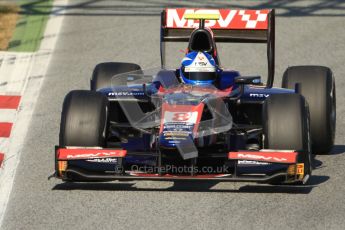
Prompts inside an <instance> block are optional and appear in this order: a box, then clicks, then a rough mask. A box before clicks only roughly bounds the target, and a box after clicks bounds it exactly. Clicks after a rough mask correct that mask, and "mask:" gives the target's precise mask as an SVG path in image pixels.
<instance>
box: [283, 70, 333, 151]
mask: <svg viewBox="0 0 345 230" xmlns="http://www.w3.org/2000/svg"><path fill="white" fill-rule="evenodd" d="M296 83H300V84H301V92H300V93H301V94H302V95H303V96H304V97H305V99H306V101H307V102H308V105H309V111H310V132H311V139H312V151H313V152H314V153H318V154H327V153H329V152H330V150H331V149H332V147H333V145H334V137H335V125H336V124H335V123H336V96H335V82H334V78H333V74H332V71H331V70H330V69H329V68H328V67H323V66H292V67H289V68H288V69H287V70H286V71H285V73H284V76H283V83H282V87H283V88H288V89H294V88H295V85H296Z"/></svg>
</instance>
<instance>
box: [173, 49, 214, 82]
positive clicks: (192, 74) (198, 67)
mask: <svg viewBox="0 0 345 230" xmlns="http://www.w3.org/2000/svg"><path fill="white" fill-rule="evenodd" d="M180 77H181V81H182V82H183V83H185V84H191V85H205V84H213V83H214V82H215V80H216V77H217V73H216V62H215V60H214V59H213V57H212V56H211V55H209V54H208V53H206V52H202V51H198V52H195V51H193V52H190V53H188V54H187V55H186V56H185V57H184V58H183V59H182V62H181V68H180Z"/></svg>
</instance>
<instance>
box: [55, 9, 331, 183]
mask: <svg viewBox="0 0 345 230" xmlns="http://www.w3.org/2000/svg"><path fill="white" fill-rule="evenodd" d="M274 21H275V11H274V10H232V9H219V10H216V9H212V10H210V9H208V10H207V9H182V8H181V9H165V10H163V12H162V14H161V28H160V29H161V31H160V41H161V42H160V48H161V68H159V69H150V70H142V69H141V68H140V66H139V65H137V64H132V63H120V62H108V63H100V64H98V65H97V66H96V67H95V69H94V72H93V75H92V78H91V90H74V91H71V92H69V93H68V94H67V96H66V97H65V100H64V103H63V108H62V113H61V124H60V137H59V145H58V146H56V147H55V173H54V176H55V177H57V178H59V179H62V180H63V181H112V180H154V181H178V180H188V181H203V180H213V181H223V182H225V181H242V182H259V183H269V184H275V183H291V184H299V183H306V182H307V180H308V178H309V177H310V176H311V173H312V169H313V166H312V157H311V155H312V153H314V154H327V153H329V152H330V150H331V149H332V146H333V143H334V136H335V120H336V119H335V117H336V109H335V107H336V106H335V82H334V78H333V75H332V71H331V70H330V69H329V68H327V67H323V66H292V67H289V68H288V69H287V70H286V71H285V73H284V75H283V81H282V82H283V83H282V88H274V87H273V80H274V46H275V45H274V43H275V38H274V34H275V22H274ZM166 42H188V48H187V53H188V52H198V54H199V53H200V52H203V53H205V55H206V54H207V55H208V56H210V57H211V58H212V60H214V62H215V65H216V70H215V71H216V78H215V81H214V82H213V83H212V84H207V85H205V84H187V83H185V82H183V81H181V74H182V71H181V68H178V69H172V70H171V69H166V67H165V49H164V46H165V43H166ZM216 42H241V43H266V44H267V59H268V77H267V82H266V83H265V84H264V83H262V82H261V77H260V76H241V75H240V74H239V72H238V71H234V70H227V69H223V68H221V67H220V60H219V57H218V50H217V47H216ZM205 55H204V56H197V57H198V58H199V59H200V60H199V61H198V62H196V64H195V65H198V66H201V67H202V66H203V67H205V70H207V71H210V70H209V69H210V68H208V69H206V66H207V65H209V63H206V62H204V61H203V60H202V59H203V58H204V57H206V56H205ZM184 68H185V67H184ZM212 68H213V67H212ZM184 70H185V69H184ZM212 70H213V69H212Z"/></svg>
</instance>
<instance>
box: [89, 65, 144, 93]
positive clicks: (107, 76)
mask: <svg viewBox="0 0 345 230" xmlns="http://www.w3.org/2000/svg"><path fill="white" fill-rule="evenodd" d="M133 71H138V72H141V68H140V66H139V65H137V64H134V63H122V62H105V63H100V64H98V65H96V67H95V69H94V70H93V74H92V77H91V90H93V91H97V90H99V89H102V88H106V87H111V79H112V78H113V77H114V76H115V75H118V74H122V73H128V72H133ZM125 82H126V81H125Z"/></svg>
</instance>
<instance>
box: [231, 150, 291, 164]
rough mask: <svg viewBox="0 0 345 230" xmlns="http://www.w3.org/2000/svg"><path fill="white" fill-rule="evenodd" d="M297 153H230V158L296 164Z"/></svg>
mask: <svg viewBox="0 0 345 230" xmlns="http://www.w3.org/2000/svg"><path fill="white" fill-rule="evenodd" d="M297 154H298V153H297V152H294V151H291V152H285V151H284V152H281V151H272V152H271V151H270V152H262V151H240V152H229V155H228V158H229V159H231V160H252V161H263V162H272V163H296V162H297Z"/></svg>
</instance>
